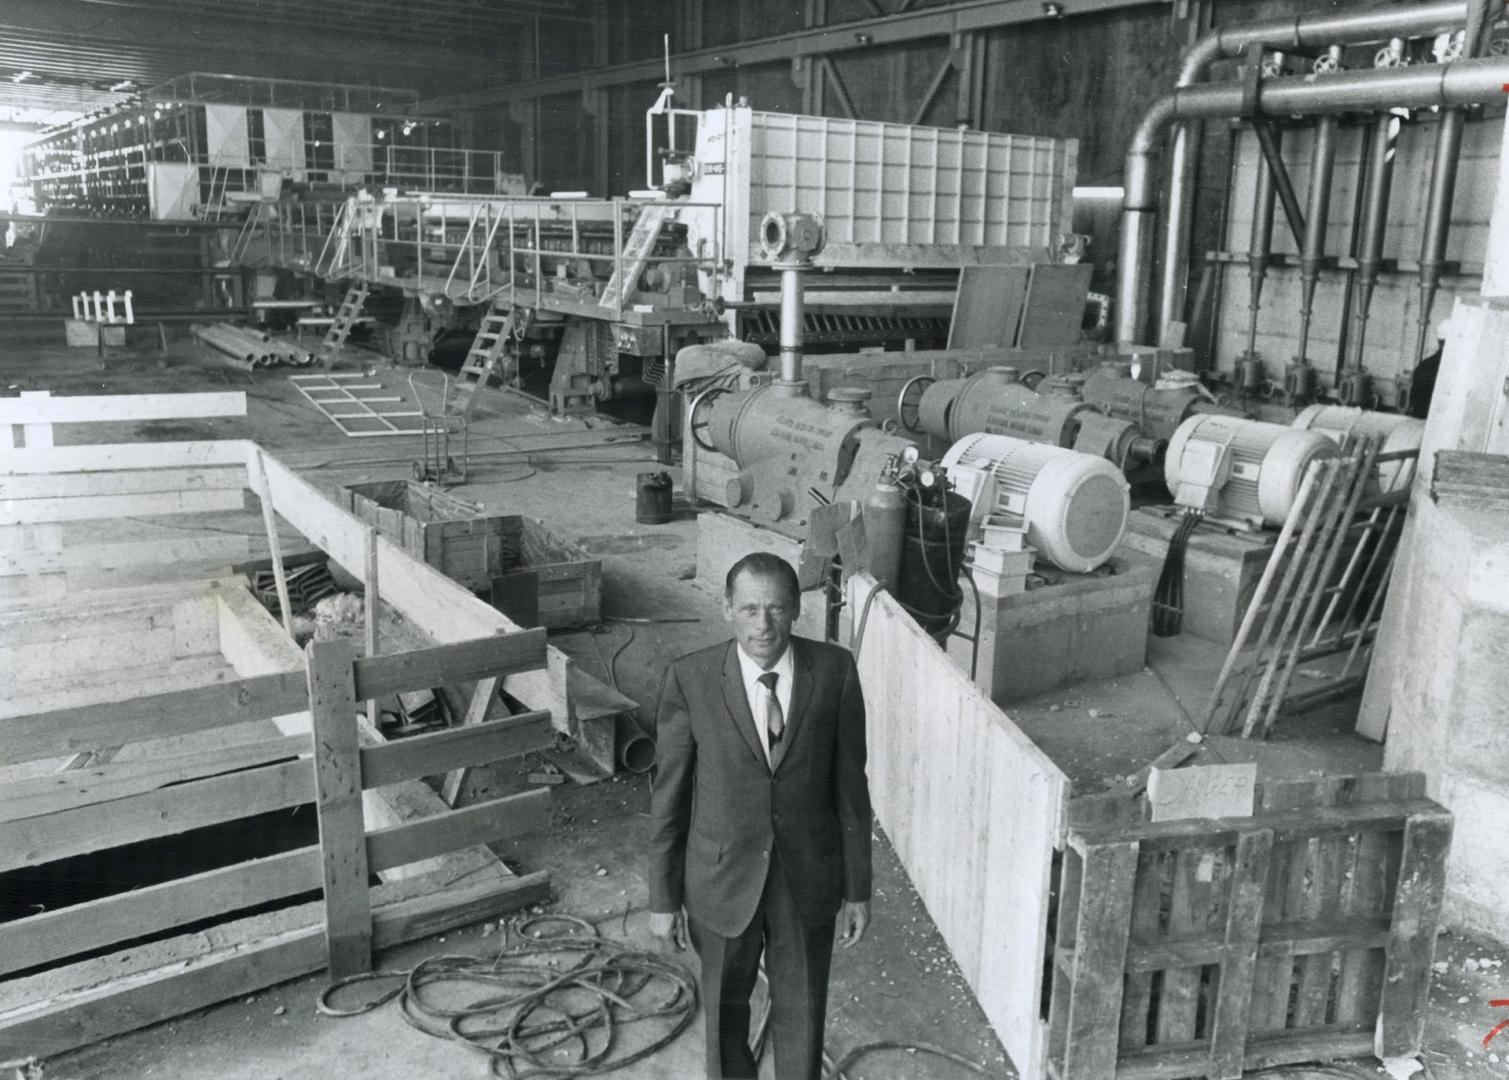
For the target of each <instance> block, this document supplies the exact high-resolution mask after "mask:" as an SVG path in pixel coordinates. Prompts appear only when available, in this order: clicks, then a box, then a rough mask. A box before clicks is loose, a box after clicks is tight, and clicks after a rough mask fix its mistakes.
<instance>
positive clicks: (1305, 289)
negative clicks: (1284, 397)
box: [1294, 116, 1338, 365]
mask: <svg viewBox="0 0 1509 1080" xmlns="http://www.w3.org/2000/svg"><path fill="white" fill-rule="evenodd" d="M1337 133H1338V121H1337V119H1336V117H1334V116H1322V117H1320V118H1319V119H1317V120H1316V121H1315V146H1314V149H1313V151H1312V156H1311V158H1310V192H1309V205H1308V208H1307V209H1306V211H1305V243H1304V248H1303V250H1302V251H1301V252H1300V258H1299V280H1300V306H1299V352H1298V354H1297V355H1296V356H1295V358H1294V362H1295V363H1296V364H1299V365H1304V364H1306V363H1307V362H1308V361H1307V359H1306V357H1307V350H1308V348H1309V341H1310V317H1311V315H1312V314H1313V313H1314V310H1315V286H1316V284H1317V283H1318V282H1319V281H1320V267H1321V264H1322V263H1323V262H1324V261H1325V258H1326V224H1327V221H1328V220H1329V218H1330V216H1331V182H1332V180H1333V178H1334V177H1335V175H1336V137H1337Z"/></svg>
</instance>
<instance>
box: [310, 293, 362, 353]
mask: <svg viewBox="0 0 1509 1080" xmlns="http://www.w3.org/2000/svg"><path fill="white" fill-rule="evenodd" d="M367 293H368V289H367V283H366V282H365V281H354V282H352V283H351V287H350V288H348V289H347V290H346V298H345V299H344V300H342V301H341V306H340V308H339V309H338V310H337V311H336V313H335V319H334V321H333V322H331V324H330V329H328V330H326V331H325V340H324V341H322V342H320V362H321V363H322V364H323V365H324V368H325V370H326V371H329V370H330V369H331V368H332V367H334V366H335V358H336V356H337V355H339V353H340V351H341V347H342V346H344V345H345V344H346V338H347V337H349V336H350V334H351V328H352V327H353V326H355V325H356V323H357V320H358V319H360V318H361V317H362V306H363V305H364V304H365V303H366V302H367Z"/></svg>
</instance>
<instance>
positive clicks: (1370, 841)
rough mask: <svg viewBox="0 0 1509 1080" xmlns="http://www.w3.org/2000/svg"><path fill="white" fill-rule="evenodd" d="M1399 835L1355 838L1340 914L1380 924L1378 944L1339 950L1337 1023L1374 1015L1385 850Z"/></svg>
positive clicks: (1387, 887)
mask: <svg viewBox="0 0 1509 1080" xmlns="http://www.w3.org/2000/svg"><path fill="white" fill-rule="evenodd" d="M1402 839H1403V837H1402V834H1401V835H1399V836H1393V835H1389V834H1385V833H1363V834H1361V835H1360V836H1358V837H1357V854H1356V859H1355V860H1354V862H1353V867H1352V878H1351V882H1350V887H1349V889H1348V891H1347V895H1346V897H1345V899H1344V901H1343V912H1344V914H1345V915H1347V916H1349V917H1350V918H1351V919H1354V920H1357V921H1363V920H1369V921H1381V922H1383V924H1384V927H1385V929H1384V933H1383V938H1382V940H1373V941H1369V942H1367V943H1358V944H1356V945H1353V946H1351V947H1349V948H1345V949H1342V950H1339V951H1340V952H1341V953H1342V957H1341V978H1340V980H1339V981H1338V983H1337V989H1336V1020H1337V1022H1338V1023H1343V1024H1345V1023H1361V1022H1363V1021H1364V1020H1367V1019H1370V1018H1374V1017H1376V1016H1377V1015H1378V995H1379V991H1380V990H1381V988H1382V985H1383V965H1384V952H1383V948H1381V947H1380V946H1386V945H1387V941H1388V924H1389V923H1390V922H1391V921H1392V920H1391V919H1390V918H1389V917H1388V916H1387V915H1386V914H1385V905H1386V902H1387V900H1388V898H1389V897H1391V896H1392V894H1393V883H1392V882H1388V881H1386V880H1385V878H1384V873H1385V870H1386V867H1387V855H1386V850H1385V849H1386V848H1387V847H1388V846H1390V845H1394V844H1398V843H1400V842H1402Z"/></svg>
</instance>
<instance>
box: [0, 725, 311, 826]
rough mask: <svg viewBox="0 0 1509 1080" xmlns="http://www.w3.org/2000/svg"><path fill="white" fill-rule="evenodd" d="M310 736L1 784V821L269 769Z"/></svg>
mask: <svg viewBox="0 0 1509 1080" xmlns="http://www.w3.org/2000/svg"><path fill="white" fill-rule="evenodd" d="M309 746H310V744H309V736H307V735H285V736H283V737H282V738H278V739H266V740H263V741H260V742H254V743H247V744H245V745H243V746H217V747H214V748H212V749H208V750H199V751H195V752H194V753H189V754H175V755H173V756H171V757H167V758H157V757H152V758H148V759H146V760H144V761H127V762H115V763H112V764H108V765H99V766H96V767H93V768H79V769H70V770H68V771H66V772H54V773H48V774H47V775H45V776H33V777H28V778H27V779H24V780H13V781H11V782H9V783H5V784H0V821H13V820H16V819H18V818H23V817H39V816H40V815H42V814H55V813H57V812H59V811H61V810H72V809H74V808H75V807H79V806H84V805H87V804H89V803H101V802H109V801H110V800H112V799H123V798H125V797H127V796H129V795H139V794H141V793H142V792H144V791H155V790H156V789H158V788H160V787H163V786H165V785H167V784H177V783H182V782H183V781H185V780H197V779H203V778H204V777H207V776H214V775H219V774H221V773H227V772H233V771H235V770H237V769H245V768H248V767H251V766H255V765H265V764H268V763H269V762H273V761H281V760H283V759H285V758H288V757H298V756H299V754H300V753H308V752H309Z"/></svg>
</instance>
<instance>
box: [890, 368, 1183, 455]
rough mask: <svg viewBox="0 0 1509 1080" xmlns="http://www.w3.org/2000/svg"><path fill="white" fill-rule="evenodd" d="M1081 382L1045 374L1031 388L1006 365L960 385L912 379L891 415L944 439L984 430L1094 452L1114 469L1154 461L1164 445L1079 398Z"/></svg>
mask: <svg viewBox="0 0 1509 1080" xmlns="http://www.w3.org/2000/svg"><path fill="white" fill-rule="evenodd" d="M1038 374H1039V375H1040V376H1041V373H1038ZM1084 381H1085V380H1084V377H1083V376H1081V375H1058V376H1046V377H1040V378H1039V379H1038V380H1037V384H1036V386H1035V387H1033V386H1028V385H1027V383H1026V382H1024V381H1023V379H1022V377H1021V376H1020V375H1019V373H1018V371H1017V369H1016V368H1014V367H1005V366H998V367H991V368H987V369H986V370H984V371H981V372H979V373H977V374H975V375H971V376H969V377H968V378H964V379H943V380H934V379H931V378H929V377H928V376H919V377H917V378H915V379H912V380H910V381H909V382H908V383H907V384H906V385H905V386H903V387H902V389H901V393H900V395H899V397H898V399H897V405H896V412H897V416H898V418H899V419H900V422H901V425H902V426H903V427H904V428H906V429H907V430H908V431H923V432H926V433H927V434H928V435H932V436H934V437H935V438H939V439H946V440H949V441H957V440H959V439H962V438H964V437H965V436H966V435H973V434H976V433H978V432H985V433H987V434H991V435H1010V436H1012V437H1013V438H1017V439H1024V440H1026V441H1028V442H1040V443H1046V444H1047V445H1049V446H1059V447H1063V448H1065V449H1074V450H1079V451H1081V452H1083V453H1088V454H1096V455H1098V456H1100V457H1104V458H1106V459H1107V460H1109V461H1110V462H1112V463H1113V464H1114V465H1116V466H1117V467H1118V468H1121V469H1129V468H1132V467H1134V466H1136V465H1138V464H1142V463H1144V462H1152V463H1156V462H1158V461H1160V460H1161V458H1162V453H1163V441H1162V440H1160V439H1153V438H1148V437H1146V436H1145V435H1144V434H1143V432H1142V430H1141V429H1140V428H1139V427H1138V426H1137V425H1136V424H1134V423H1132V422H1130V421H1128V420H1123V419H1119V418H1117V417H1114V416H1107V415H1106V414H1105V413H1103V412H1102V411H1100V410H1099V409H1098V408H1097V407H1096V406H1095V405H1093V404H1091V403H1090V402H1087V401H1086V400H1084V397H1083V386H1084ZM919 390H920V394H919V393H918V391H919Z"/></svg>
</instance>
